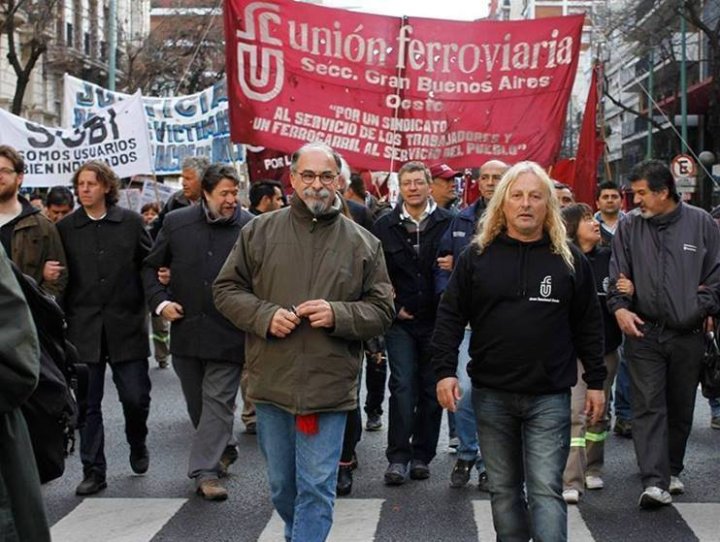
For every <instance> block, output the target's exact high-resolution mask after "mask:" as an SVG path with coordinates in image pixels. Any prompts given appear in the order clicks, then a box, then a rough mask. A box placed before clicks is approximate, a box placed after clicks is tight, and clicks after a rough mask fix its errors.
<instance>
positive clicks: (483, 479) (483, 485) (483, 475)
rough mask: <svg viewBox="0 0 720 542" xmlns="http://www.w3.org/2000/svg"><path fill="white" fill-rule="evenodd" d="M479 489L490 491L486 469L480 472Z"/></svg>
mask: <svg viewBox="0 0 720 542" xmlns="http://www.w3.org/2000/svg"><path fill="white" fill-rule="evenodd" d="M478 491H483V492H485V493H490V482H489V481H488V475H487V472H486V471H481V472H480V474H478Z"/></svg>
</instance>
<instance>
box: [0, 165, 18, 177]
mask: <svg viewBox="0 0 720 542" xmlns="http://www.w3.org/2000/svg"><path fill="white" fill-rule="evenodd" d="M13 173H17V172H16V171H15V170H14V169H11V168H9V167H3V168H0V175H8V176H10V175H12V174H13Z"/></svg>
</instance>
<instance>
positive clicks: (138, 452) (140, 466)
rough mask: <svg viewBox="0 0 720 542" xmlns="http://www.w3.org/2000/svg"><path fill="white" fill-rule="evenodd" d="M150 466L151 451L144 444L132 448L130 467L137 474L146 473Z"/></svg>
mask: <svg viewBox="0 0 720 542" xmlns="http://www.w3.org/2000/svg"><path fill="white" fill-rule="evenodd" d="M149 466H150V453H149V452H148V449H147V446H145V445H144V444H143V445H142V446H138V447H137V448H131V449H130V468H131V469H132V470H133V472H134V473H135V474H145V473H146V472H147V470H148V467H149Z"/></svg>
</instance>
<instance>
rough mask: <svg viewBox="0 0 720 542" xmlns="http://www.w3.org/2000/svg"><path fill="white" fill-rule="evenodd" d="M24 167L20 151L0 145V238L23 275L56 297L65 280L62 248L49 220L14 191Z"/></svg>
mask: <svg viewBox="0 0 720 542" xmlns="http://www.w3.org/2000/svg"><path fill="white" fill-rule="evenodd" d="M24 170H25V161H24V160H23V158H22V156H21V155H20V153H19V152H17V151H16V150H15V149H14V148H12V147H10V146H8V145H0V241H2V246H3V247H4V248H5V252H6V253H7V255H8V256H9V257H10V259H11V260H12V261H13V262H15V264H16V265H17V266H18V267H19V268H20V270H21V271H22V272H23V273H24V274H26V275H29V276H31V277H32V278H33V279H35V282H37V283H38V285H39V286H40V287H41V288H42V289H43V290H45V291H46V292H48V293H49V294H51V295H54V296H56V297H60V295H61V294H62V293H63V290H64V289H65V285H66V284H67V281H68V275H67V271H66V269H65V251H64V250H63V246H62V242H61V241H60V236H59V235H58V232H57V230H56V229H55V226H54V225H53V224H52V222H50V221H49V220H48V219H47V218H46V217H45V215H43V214H42V213H41V212H40V210H39V209H36V208H35V207H33V206H32V205H30V202H29V201H28V200H26V199H25V198H23V197H22V196H20V195H19V194H18V192H19V190H20V186H21V185H22V182H23V172H24Z"/></svg>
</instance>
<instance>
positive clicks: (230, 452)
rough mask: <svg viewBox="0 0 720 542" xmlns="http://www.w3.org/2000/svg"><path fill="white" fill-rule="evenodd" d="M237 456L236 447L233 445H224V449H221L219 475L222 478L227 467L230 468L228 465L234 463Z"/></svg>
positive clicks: (226, 472) (226, 471) (225, 473)
mask: <svg viewBox="0 0 720 542" xmlns="http://www.w3.org/2000/svg"><path fill="white" fill-rule="evenodd" d="M237 458H238V451H237V447H235V446H226V447H225V450H223V453H222V455H221V456H220V472H219V474H220V477H221V478H224V477H225V476H227V475H228V469H229V468H230V465H232V464H233V463H235V461H237Z"/></svg>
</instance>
